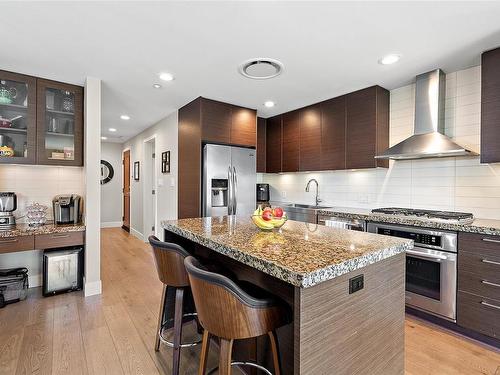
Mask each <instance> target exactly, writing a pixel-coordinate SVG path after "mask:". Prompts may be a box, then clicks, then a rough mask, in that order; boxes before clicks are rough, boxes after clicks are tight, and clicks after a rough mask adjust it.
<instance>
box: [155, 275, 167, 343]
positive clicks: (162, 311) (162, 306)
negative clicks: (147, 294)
mask: <svg viewBox="0 0 500 375" xmlns="http://www.w3.org/2000/svg"><path fill="white" fill-rule="evenodd" d="M166 299H167V286H166V285H165V284H163V292H162V295H161V301H160V314H159V315H158V329H157V330H156V340H155V352H157V351H159V350H160V332H161V328H162V326H163V317H164V315H165V301H166Z"/></svg>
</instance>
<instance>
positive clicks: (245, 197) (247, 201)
mask: <svg viewBox="0 0 500 375" xmlns="http://www.w3.org/2000/svg"><path fill="white" fill-rule="evenodd" d="M231 163H232V168H233V173H234V175H235V178H234V180H235V188H234V191H235V195H236V215H237V216H245V215H251V214H252V213H253V212H254V211H255V206H256V204H257V200H256V199H257V198H256V189H257V185H256V184H257V174H256V173H257V172H256V159H255V150H254V149H250V148H242V147H231Z"/></svg>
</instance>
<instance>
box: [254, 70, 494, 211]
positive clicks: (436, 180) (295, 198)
mask: <svg viewBox="0 0 500 375" xmlns="http://www.w3.org/2000/svg"><path fill="white" fill-rule="evenodd" d="M480 78H481V71H480V67H473V68H470V69H465V70H461V71H458V72H453V73H449V74H447V75H446V86H447V88H446V111H445V112H446V120H445V126H446V134H447V135H448V136H450V137H452V138H453V139H454V140H455V141H456V142H457V143H458V144H460V145H463V146H466V147H468V148H470V149H472V150H473V151H476V152H478V153H479V152H480V120H481V79H480ZM414 97H415V85H414V84H412V85H408V86H404V87H401V88H398V89H395V90H392V91H391V104H390V105H391V109H390V144H391V145H394V144H396V143H398V142H400V141H401V140H403V139H404V138H406V137H408V136H410V135H411V134H412V131H413V121H414V112H415V111H414V104H415V103H414ZM313 177H314V178H316V179H318V181H319V184H320V198H322V199H323V204H326V205H330V206H347V207H362V208H374V207H384V206H399V207H414V208H428V209H439V210H453V211H467V212H472V213H474V215H476V217H480V218H491V219H500V164H490V165H487V164H480V163H479V158H478V157H473V158H464V157H462V158H444V159H424V160H409V161H391V164H390V168H389V169H383V168H379V169H366V170H357V171H335V172H319V173H287V174H263V175H262V176H259V179H261V180H262V182H267V183H269V184H270V185H271V199H272V200H274V201H284V202H300V203H313V202H314V194H315V192H314V188H312V189H311V192H309V193H306V192H305V191H304V189H305V186H306V183H307V181H308V180H309V179H310V178H313ZM283 195H285V196H283Z"/></svg>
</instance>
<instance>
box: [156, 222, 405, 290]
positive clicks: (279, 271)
mask: <svg viewBox="0 0 500 375" xmlns="http://www.w3.org/2000/svg"><path fill="white" fill-rule="evenodd" d="M162 227H163V228H164V229H165V230H167V231H170V232H172V233H175V234H177V235H179V236H182V237H184V238H187V239H188V240H191V241H193V242H196V243H198V244H200V245H202V246H205V247H207V248H209V249H211V250H214V251H216V252H218V253H220V254H223V255H226V256H228V257H230V258H232V259H235V260H237V261H239V262H241V263H244V264H246V265H248V266H250V267H253V268H255V269H258V270H260V271H262V272H264V273H267V274H269V275H271V276H274V277H276V278H278V279H281V280H283V281H285V282H288V283H290V284H292V285H294V286H297V287H301V288H307V287H311V286H314V285H316V284H319V283H321V282H323V281H326V280H330V279H333V278H335V277H338V276H340V275H343V274H346V273H349V272H352V271H355V270H357V269H360V268H363V267H366V266H368V265H370V264H373V263H376V262H379V261H381V260H384V259H387V258H390V257H392V256H395V255H397V254H399V253H402V252H404V251H406V250H407V249H411V248H412V247H413V241H411V240H405V239H401V238H396V237H388V236H380V235H376V234H372V233H365V232H357V231H351V230H344V229H335V228H329V227H325V226H321V225H317V224H307V223H302V222H297V221H292V220H289V221H288V222H287V223H286V224H285V225H284V226H283V227H282V228H281V230H280V231H279V232H263V231H260V230H259V229H258V228H257V227H256V226H255V225H254V224H253V223H252V221H251V219H250V218H247V217H234V216H224V217H213V218H210V217H207V218H195V219H181V220H170V221H162Z"/></svg>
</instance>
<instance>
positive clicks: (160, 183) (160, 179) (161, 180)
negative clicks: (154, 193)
mask: <svg viewBox="0 0 500 375" xmlns="http://www.w3.org/2000/svg"><path fill="white" fill-rule="evenodd" d="M157 185H158V187H161V186H163V178H159V179H158V184H157Z"/></svg>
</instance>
